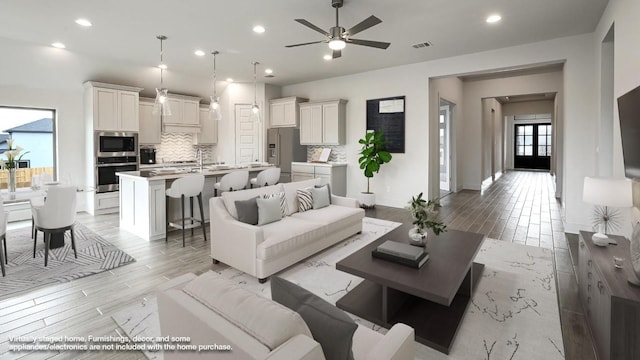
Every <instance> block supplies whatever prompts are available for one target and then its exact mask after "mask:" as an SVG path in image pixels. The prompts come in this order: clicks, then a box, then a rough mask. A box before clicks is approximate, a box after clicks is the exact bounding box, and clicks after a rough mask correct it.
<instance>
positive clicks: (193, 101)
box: [162, 94, 200, 133]
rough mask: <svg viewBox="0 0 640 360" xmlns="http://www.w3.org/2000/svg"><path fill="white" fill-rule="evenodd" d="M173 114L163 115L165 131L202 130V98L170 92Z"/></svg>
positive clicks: (169, 101)
mask: <svg viewBox="0 0 640 360" xmlns="http://www.w3.org/2000/svg"><path fill="white" fill-rule="evenodd" d="M167 101H168V103H169V107H170V109H171V115H167V116H163V117H162V127H163V129H162V130H163V132H180V133H198V132H200V119H199V116H200V98H196V97H192V96H184V95H176V94H169V98H168V99H167Z"/></svg>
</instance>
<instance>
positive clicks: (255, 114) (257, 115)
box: [250, 61, 260, 122]
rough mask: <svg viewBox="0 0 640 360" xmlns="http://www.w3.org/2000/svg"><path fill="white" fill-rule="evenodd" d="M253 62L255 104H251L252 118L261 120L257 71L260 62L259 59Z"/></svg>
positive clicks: (257, 120)
mask: <svg viewBox="0 0 640 360" xmlns="http://www.w3.org/2000/svg"><path fill="white" fill-rule="evenodd" d="M252 64H253V106H251V115H250V119H251V120H253V121H256V122H260V107H259V106H258V101H257V98H258V80H257V79H258V78H257V72H256V66H258V64H260V63H259V62H257V61H254V62H252Z"/></svg>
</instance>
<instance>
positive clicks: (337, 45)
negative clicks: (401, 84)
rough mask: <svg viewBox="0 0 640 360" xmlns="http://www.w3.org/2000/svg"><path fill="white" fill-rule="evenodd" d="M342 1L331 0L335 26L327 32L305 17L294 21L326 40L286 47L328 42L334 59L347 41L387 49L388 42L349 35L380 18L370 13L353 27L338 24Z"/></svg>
mask: <svg viewBox="0 0 640 360" xmlns="http://www.w3.org/2000/svg"><path fill="white" fill-rule="evenodd" d="M342 3H343V0H331V6H332V7H334V8H335V9H336V26H334V27H332V28H331V29H329V32H327V31H324V30H323V29H322V28H320V27H318V26H316V25H313V24H312V23H310V22H309V21H307V20H305V19H295V21H297V22H299V23H300V24H302V25H304V26H306V27H308V28H310V29H312V30H315V31H317V32H319V33H320V34H322V35H324V36H326V37H327V39H326V40H319V41H312V42H306V43H301V44H294V45H287V46H286V47H296V46H303V45H311V44H319V43H328V44H329V48H330V49H331V50H333V53H332V55H331V58H332V59H335V58H339V57H341V56H342V49H344V48H345V47H346V46H347V43H349V44H354V45H362V46H369V47H374V48H378V49H383V50H384V49H387V48H388V47H389V45H391V44H390V43H388V42H381V41H371V40H358V39H352V38H351V36H353V35H355V34H357V33H359V32H361V31H364V30H367V29H368V28H370V27H372V26H375V25H378V24H380V23H381V22H382V20H380V19H378V18H377V17H375V16H373V15H371V16H369V17H368V18H366V19H364V20H363V21H361V22H360V23H358V24H357V25H355V26H354V27H352V28H351V29H349V30H345V28H343V27H342V26H340V23H339V22H338V10H339V9H340V8H341V7H342Z"/></svg>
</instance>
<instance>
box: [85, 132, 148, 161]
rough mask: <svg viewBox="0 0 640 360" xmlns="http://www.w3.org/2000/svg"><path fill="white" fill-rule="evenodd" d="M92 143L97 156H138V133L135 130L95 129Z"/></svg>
mask: <svg viewBox="0 0 640 360" xmlns="http://www.w3.org/2000/svg"><path fill="white" fill-rule="evenodd" d="M94 144H95V153H96V156H99V157H107V156H138V133H135V132H106V131H97V132H96V133H95V139H94Z"/></svg>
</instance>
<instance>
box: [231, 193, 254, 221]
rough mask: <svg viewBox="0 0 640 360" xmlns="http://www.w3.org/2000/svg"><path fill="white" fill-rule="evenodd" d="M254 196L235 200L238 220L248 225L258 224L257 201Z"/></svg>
mask: <svg viewBox="0 0 640 360" xmlns="http://www.w3.org/2000/svg"><path fill="white" fill-rule="evenodd" d="M257 199H258V197H257V196H256V197H254V198H251V199H248V200H236V201H235V203H236V210H237V211H238V221H242V222H243V223H245V224H249V225H258V203H257V202H256V200H257Z"/></svg>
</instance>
